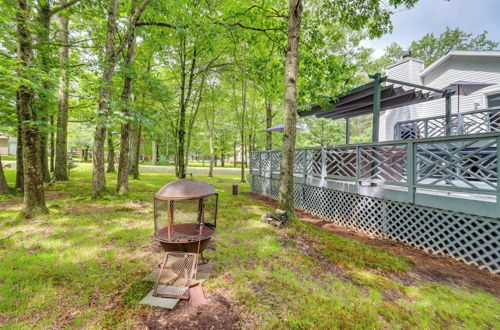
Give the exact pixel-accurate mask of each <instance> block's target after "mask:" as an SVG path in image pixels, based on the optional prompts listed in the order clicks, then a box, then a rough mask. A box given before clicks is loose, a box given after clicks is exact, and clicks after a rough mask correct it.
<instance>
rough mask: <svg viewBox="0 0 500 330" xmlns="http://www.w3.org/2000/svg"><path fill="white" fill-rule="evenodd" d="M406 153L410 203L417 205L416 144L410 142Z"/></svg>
mask: <svg viewBox="0 0 500 330" xmlns="http://www.w3.org/2000/svg"><path fill="white" fill-rule="evenodd" d="M406 152H407V158H408V172H407V177H406V182H407V184H408V202H410V203H412V204H415V190H416V187H415V181H416V180H415V179H416V173H417V169H416V166H415V143H414V142H413V141H410V142H408V144H407V148H406Z"/></svg>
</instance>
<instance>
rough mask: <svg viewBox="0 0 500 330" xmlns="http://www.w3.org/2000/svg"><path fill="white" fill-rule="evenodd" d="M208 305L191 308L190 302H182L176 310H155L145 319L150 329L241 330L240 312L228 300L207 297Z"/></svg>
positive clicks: (145, 323) (214, 295)
mask: <svg viewBox="0 0 500 330" xmlns="http://www.w3.org/2000/svg"><path fill="white" fill-rule="evenodd" d="M207 298H208V303H207V304H206V305H203V306H199V307H191V306H190V305H189V302H187V301H181V302H179V304H177V306H176V307H175V309H173V310H166V309H162V308H155V309H154V310H153V312H152V313H151V314H150V315H148V316H147V317H145V318H144V320H143V323H144V325H145V326H146V327H147V328H148V329H240V328H241V326H240V316H239V311H238V310H237V309H236V307H235V305H234V304H232V303H231V302H230V301H229V299H228V298H226V297H224V296H222V295H220V294H213V295H207Z"/></svg>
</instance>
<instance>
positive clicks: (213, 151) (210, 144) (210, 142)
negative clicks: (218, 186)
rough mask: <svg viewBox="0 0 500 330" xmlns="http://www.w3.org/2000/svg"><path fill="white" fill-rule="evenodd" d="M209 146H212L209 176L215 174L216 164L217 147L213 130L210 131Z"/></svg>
mask: <svg viewBox="0 0 500 330" xmlns="http://www.w3.org/2000/svg"><path fill="white" fill-rule="evenodd" d="M208 147H209V148H210V168H209V169H208V176H209V177H213V176H214V165H215V161H216V159H215V148H214V138H213V134H212V132H210V136H209V137H208Z"/></svg>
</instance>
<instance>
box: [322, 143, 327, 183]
mask: <svg viewBox="0 0 500 330" xmlns="http://www.w3.org/2000/svg"><path fill="white" fill-rule="evenodd" d="M325 178H326V148H325V147H324V146H321V180H324V179H325Z"/></svg>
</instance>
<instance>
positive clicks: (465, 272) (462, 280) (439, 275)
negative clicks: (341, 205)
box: [246, 194, 500, 297]
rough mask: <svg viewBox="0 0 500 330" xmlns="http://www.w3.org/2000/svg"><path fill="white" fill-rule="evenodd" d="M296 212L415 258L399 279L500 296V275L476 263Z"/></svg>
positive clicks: (339, 232)
mask: <svg viewBox="0 0 500 330" xmlns="http://www.w3.org/2000/svg"><path fill="white" fill-rule="evenodd" d="M246 195H247V196H250V197H252V198H254V199H257V200H259V201H262V202H264V203H266V204H267V205H269V206H271V207H273V208H276V206H277V202H276V201H275V200H273V199H270V198H268V197H265V196H261V195H257V194H246ZM296 215H297V217H298V218H299V219H300V220H302V221H307V222H309V223H312V224H314V225H316V226H318V227H321V228H323V229H325V230H328V231H330V232H332V233H335V234H336V235H339V236H341V237H345V238H348V239H352V240H355V241H358V242H361V243H363V244H366V245H369V246H375V247H379V248H382V249H384V250H386V251H390V252H392V253H394V254H396V255H398V256H404V257H407V258H409V259H411V260H412V261H413V263H414V265H415V266H414V269H413V270H412V271H410V272H406V273H404V274H402V275H388V276H389V277H390V278H392V279H393V280H395V281H398V282H401V283H403V284H406V285H415V284H418V283H419V282H424V281H429V282H437V283H442V284H447V285H452V286H454V287H457V288H460V289H466V290H471V289H477V288H480V289H483V290H485V291H488V292H490V293H492V294H493V295H495V296H496V297H500V286H499V285H498V283H499V281H500V276H499V275H493V274H491V273H489V272H487V271H485V270H481V269H478V268H477V267H475V266H470V265H466V264H464V263H462V262H459V261H457V260H454V259H452V258H451V257H446V256H436V255H432V254H428V253H425V252H423V251H420V250H417V249H413V248H410V247H408V246H406V245H404V244H403V243H400V242H396V241H391V240H386V239H381V238H375V237H370V236H368V235H365V234H362V233H359V232H357V231H354V230H352V229H349V228H345V227H341V226H338V225H336V224H333V223H332V222H330V221H326V220H323V219H321V218H318V217H315V216H313V215H311V214H309V213H306V212H303V211H300V210H296Z"/></svg>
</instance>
